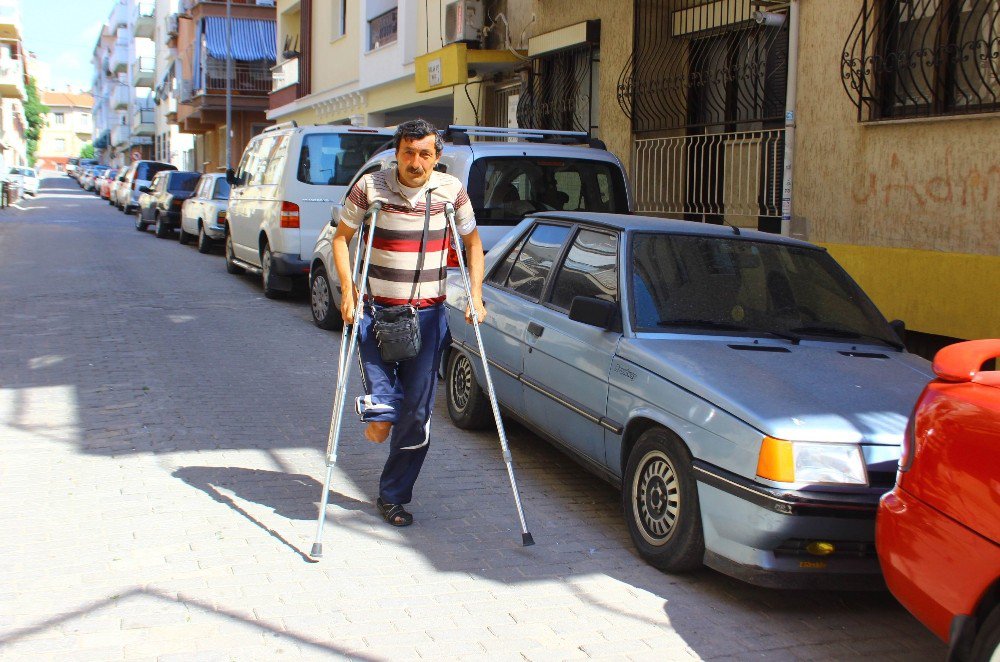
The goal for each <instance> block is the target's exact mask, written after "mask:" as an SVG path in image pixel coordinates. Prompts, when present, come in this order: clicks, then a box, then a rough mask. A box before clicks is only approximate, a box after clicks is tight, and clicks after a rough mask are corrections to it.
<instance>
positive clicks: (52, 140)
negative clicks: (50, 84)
mask: <svg viewBox="0 0 1000 662" xmlns="http://www.w3.org/2000/svg"><path fill="white" fill-rule="evenodd" d="M40 96H41V100H42V103H43V104H45V105H46V106H48V109H49V110H48V112H47V113H46V114H45V115H44V118H45V126H44V127H43V128H42V132H41V135H40V136H39V140H38V149H37V151H36V152H35V166H36V167H37V168H38V169H39V170H57V171H59V172H64V171H65V170H66V162H67V160H68V159H69V158H70V157H74V156H80V150H81V149H83V146H84V145H86V144H87V143H89V142H90V141H91V140H92V138H93V131H94V123H93V120H92V119H91V114H90V112H91V108H92V107H93V105H94V98H93V97H92V96H90V95H89V94H77V93H73V92H56V91H54V90H42V92H41V95H40Z"/></svg>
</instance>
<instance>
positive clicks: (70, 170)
mask: <svg viewBox="0 0 1000 662" xmlns="http://www.w3.org/2000/svg"><path fill="white" fill-rule="evenodd" d="M96 164H97V159H81V158H77V157H70V159H69V160H68V161H67V162H66V174H67V175H69V176H70V177H72V178H73V179H75V180H77V182H78V183H79V181H80V175H81V174H82V170H83V168H86V167H87V166H92V165H96Z"/></svg>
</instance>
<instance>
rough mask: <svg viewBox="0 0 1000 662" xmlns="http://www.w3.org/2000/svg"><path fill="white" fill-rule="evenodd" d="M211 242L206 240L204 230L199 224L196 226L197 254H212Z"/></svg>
mask: <svg viewBox="0 0 1000 662" xmlns="http://www.w3.org/2000/svg"><path fill="white" fill-rule="evenodd" d="M212 246H213V243H212V240H211V239H209V238H208V235H207V234H205V228H204V226H202V224H201V223H199V224H198V252H199V253H211V252H212Z"/></svg>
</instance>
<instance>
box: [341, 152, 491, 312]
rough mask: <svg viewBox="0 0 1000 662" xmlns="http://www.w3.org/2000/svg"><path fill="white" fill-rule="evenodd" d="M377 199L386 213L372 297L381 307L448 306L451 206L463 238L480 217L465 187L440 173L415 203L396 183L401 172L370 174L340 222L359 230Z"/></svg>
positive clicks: (380, 224) (371, 275)
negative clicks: (426, 219)
mask: <svg viewBox="0 0 1000 662" xmlns="http://www.w3.org/2000/svg"><path fill="white" fill-rule="evenodd" d="M428 190H430V191H431V194H430V195H431V200H430V209H431V218H430V224H429V225H428V226H427V240H426V243H425V248H424V265H423V269H422V273H421V274H420V277H419V282H418V284H417V288H416V292H415V293H414V287H413V285H414V282H415V281H417V264H418V259H419V257H420V239H421V235H422V234H423V229H424V211H425V209H426V204H427V191H428ZM376 200H381V201H382V211H380V212H379V214H378V219H377V221H376V227H375V240H374V242H373V244H372V256H371V266H370V267H369V269H368V286H369V291H370V293H371V295H372V297H373V298H374V299H375V301H376V302H377V303H381V304H385V305H399V304H404V303H407V302H408V301H410V296H411V294H412V295H413V303H414V305H416V306H417V307H427V306H431V305H434V304H437V303H440V302H442V301H444V299H445V278H446V276H447V263H448V244H449V241H450V237H449V234H450V233H449V231H448V219H447V218H446V217H445V214H444V206H445V203H446V202H450V203H452V204H453V205H454V206H455V225H456V226H457V228H458V232H459V234H461V235H467V234H469V233H471V232H472V231H473V230H475V229H476V217H475V215H474V214H473V211H472V203H471V202H470V201H469V195H468V193H466V191H465V187H464V186H462V183H461V182H460V181H459V180H458V179H456V178H455V177H453V176H452V175H449V174H447V173H443V172H438V171H437V170H435V171H433V172H432V173H431V176H430V178H429V179H428V180H427V184H425V185H424V187H423V188H422V189H420V191H419V192H418V193H417V194H416V195H415V196H414V197H413V198H408V197H407V195H406V190H405V189H404V188H403V187H402V186H401V185H400V183H399V180H398V179H397V178H396V168H390V169H388V170H380V171H378V172H373V173H369V174H367V175H365V176H364V177H362V178H361V179H359V180H358V182H357V183H356V184H355V185H354V186H353V187H352V188H351V190H350V192H349V193H348V194H347V199H346V200H345V201H344V206H343V208H342V209H341V211H340V222H341V223H344V224H346V225H347V226H348V227H351V228H354V229H357V228H358V226H359V225H360V224H361V221H362V220H363V219H364V216H365V212H367V211H368V207H369V206H370V205H371V203H373V202H374V201H376Z"/></svg>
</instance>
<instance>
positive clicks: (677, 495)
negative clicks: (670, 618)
mask: <svg viewBox="0 0 1000 662" xmlns="http://www.w3.org/2000/svg"><path fill="white" fill-rule="evenodd" d="M622 502H623V507H624V511H625V519H626V521H627V522H628V528H629V533H630V534H631V535H632V542H633V543H634V544H635V546H636V549H638V550H639V555H640V556H642V558H644V559H645V560H646V561H647V562H648V563H649V564H650V565H652V566H655V567H657V568H660V569H661V570H666V571H667V572H685V571H688V570H694V569H696V568H699V567H701V565H702V563H703V561H704V557H705V536H704V533H703V532H702V526H701V510H700V507H699V505H698V487H697V485H696V484H695V479H694V475H693V472H692V470H691V455H690V453H689V452H688V450H687V448H686V447H685V446H684V444H683V443H681V440H680V439H678V438H677V437H676V436H675V435H673V434H672V433H670V432H668V431H667V430H665V429H663V428H653V429H650V430H647V431H646V432H644V433H643V434H642V435H641V436H640V437H639V439H638V441H636V444H635V447H634V448H633V449H632V452H631V453H630V454H629V457H628V464H627V466H626V470H625V480H624V481H623V482H622Z"/></svg>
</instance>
